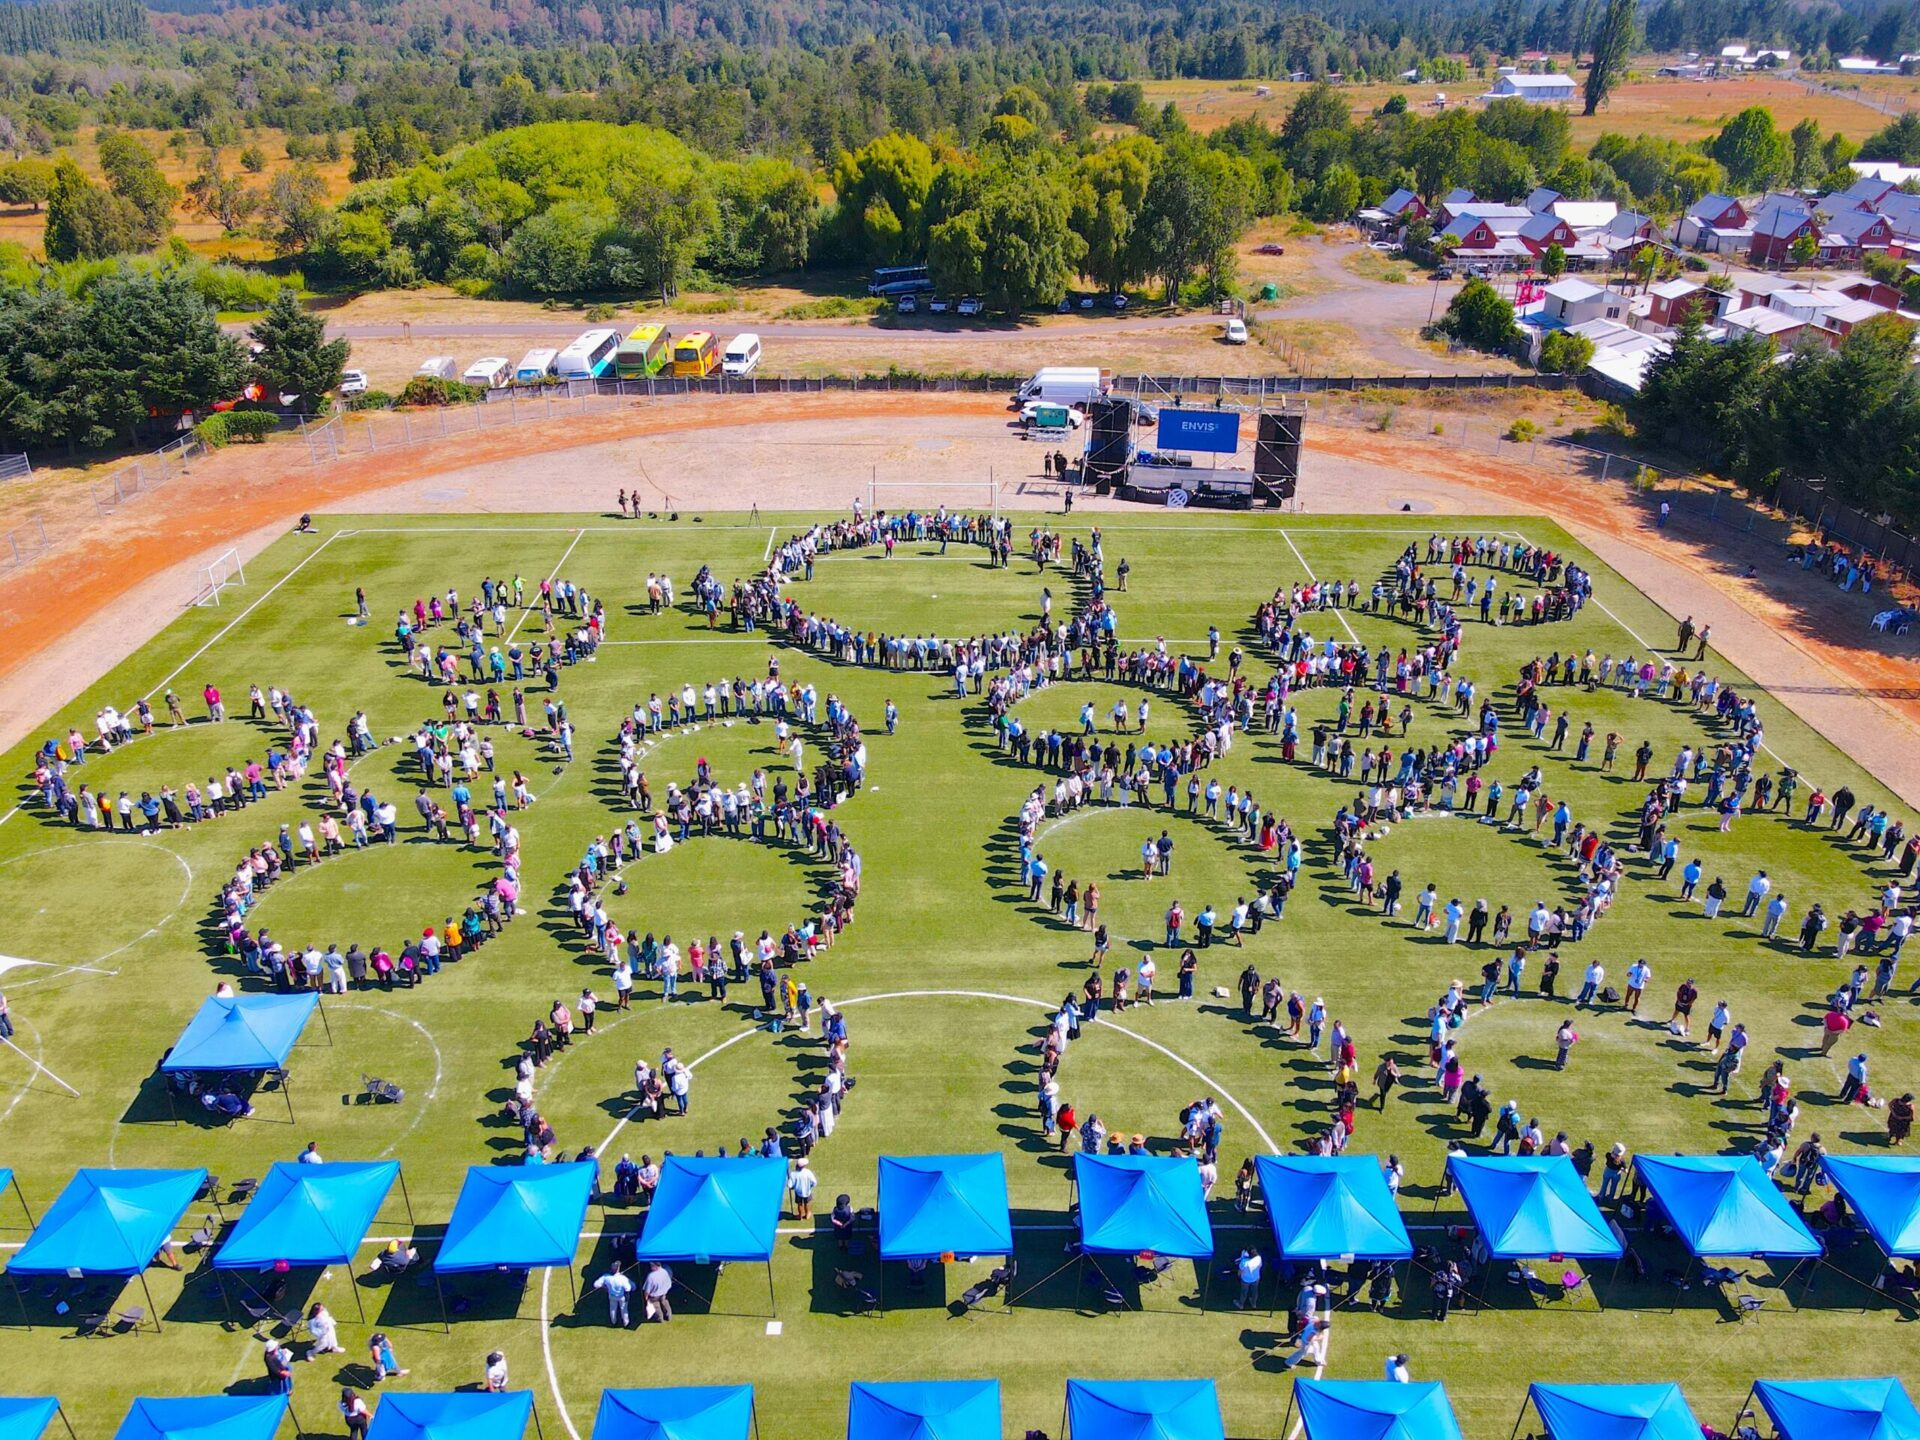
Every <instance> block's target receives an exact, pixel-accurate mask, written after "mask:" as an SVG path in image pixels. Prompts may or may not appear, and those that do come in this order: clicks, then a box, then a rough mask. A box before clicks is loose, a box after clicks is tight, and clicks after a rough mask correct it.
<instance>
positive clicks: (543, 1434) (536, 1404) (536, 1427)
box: [533, 1395, 547, 1440]
mask: <svg viewBox="0 0 1920 1440" xmlns="http://www.w3.org/2000/svg"><path fill="white" fill-rule="evenodd" d="M533 1433H534V1435H535V1436H536V1437H537V1440H547V1427H546V1426H544V1425H542V1424H541V1423H540V1397H539V1396H538V1395H536V1396H534V1397H533Z"/></svg>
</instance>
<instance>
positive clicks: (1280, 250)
mask: <svg viewBox="0 0 1920 1440" xmlns="http://www.w3.org/2000/svg"><path fill="white" fill-rule="evenodd" d="M1253 253H1254V254H1256V255H1284V254H1286V253H1287V247H1286V246H1284V245H1282V244H1281V243H1280V242H1279V241H1277V240H1269V241H1267V243H1266V244H1264V245H1256V246H1254V247H1253Z"/></svg>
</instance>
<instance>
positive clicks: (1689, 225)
mask: <svg viewBox="0 0 1920 1440" xmlns="http://www.w3.org/2000/svg"><path fill="white" fill-rule="evenodd" d="M1678 238H1679V241H1680V244H1682V245H1683V246H1685V247H1687V248H1688V249H1690V250H1705V251H1706V252H1708V253H1709V254H1724V253H1727V252H1729V251H1733V250H1744V249H1746V248H1747V247H1748V245H1749V244H1751V243H1752V240H1753V227H1752V225H1751V224H1750V223H1749V221H1748V218H1747V207H1746V206H1744V205H1742V204H1741V203H1740V200H1739V198H1738V197H1737V196H1733V195H1720V194H1713V195H1703V196H1701V197H1700V198H1699V199H1698V200H1696V201H1694V202H1693V204H1692V205H1690V206H1688V207H1687V213H1686V215H1685V216H1684V217H1682V219H1681V221H1680V229H1679V236H1678Z"/></svg>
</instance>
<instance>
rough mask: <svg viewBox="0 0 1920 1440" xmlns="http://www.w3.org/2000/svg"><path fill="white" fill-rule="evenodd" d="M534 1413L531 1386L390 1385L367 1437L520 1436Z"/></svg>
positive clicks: (478, 1439)
mask: <svg viewBox="0 0 1920 1440" xmlns="http://www.w3.org/2000/svg"><path fill="white" fill-rule="evenodd" d="M532 1414H533V1392H532V1391H531V1390H507V1391H501V1392H496V1393H493V1394H489V1393H488V1392H486V1391H484V1390H459V1391H448V1392H440V1393H434V1392H431V1391H419V1390H389V1391H387V1392H386V1393H385V1394H384V1395H382V1396H381V1397H380V1408H379V1409H378V1410H375V1411H374V1412H373V1425H372V1427H371V1428H370V1429H369V1430H368V1431H367V1440H521V1436H523V1435H525V1434H526V1433H527V1417H528V1416H530V1415H532Z"/></svg>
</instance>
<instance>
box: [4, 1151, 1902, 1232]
mask: <svg viewBox="0 0 1920 1440" xmlns="http://www.w3.org/2000/svg"><path fill="white" fill-rule="evenodd" d="M1820 1164H1821V1166H1822V1168H1823V1169H1825V1170H1826V1172H1827V1178H1828V1179H1829V1180H1831V1181H1833V1183H1834V1186H1835V1187H1836V1188H1837V1189H1838V1190H1839V1191H1840V1193H1841V1194H1842V1195H1844V1196H1846V1197H1847V1204H1849V1205H1851V1206H1852V1207H1853V1209H1854V1212H1855V1213H1856V1214H1857V1215H1859V1217H1860V1219H1861V1221H1862V1222H1863V1223H1864V1224H1865V1225H1866V1227H1867V1229H1869V1230H1871V1231H1872V1232H1873V1238H1874V1239H1875V1240H1876V1241H1878V1242H1879V1245H1880V1248H1881V1249H1882V1250H1884V1251H1886V1252H1887V1254H1889V1255H1902V1256H1911V1255H1920V1155H1829V1156H1827V1157H1826V1158H1825V1159H1823V1160H1822V1161H1821V1162H1820ZM5 1188H6V1186H5V1185H4V1184H0V1190H3V1189H5Z"/></svg>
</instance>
